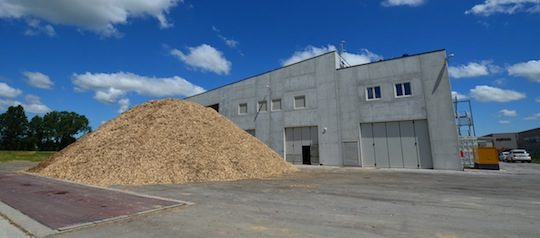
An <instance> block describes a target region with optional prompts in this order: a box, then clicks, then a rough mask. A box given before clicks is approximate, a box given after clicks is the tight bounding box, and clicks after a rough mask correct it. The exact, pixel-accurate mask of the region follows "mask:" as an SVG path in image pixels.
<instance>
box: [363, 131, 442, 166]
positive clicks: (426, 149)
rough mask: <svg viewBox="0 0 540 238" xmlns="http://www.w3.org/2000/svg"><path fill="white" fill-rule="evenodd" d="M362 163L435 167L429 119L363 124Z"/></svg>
mask: <svg viewBox="0 0 540 238" xmlns="http://www.w3.org/2000/svg"><path fill="white" fill-rule="evenodd" d="M360 138H361V143H360V146H361V155H362V158H361V160H362V166H364V167H377V168H426V169H427V168H433V164H432V160H431V145H430V142H429V134H428V128H427V121H426V120H416V121H398V122H378V123H362V124H360Z"/></svg>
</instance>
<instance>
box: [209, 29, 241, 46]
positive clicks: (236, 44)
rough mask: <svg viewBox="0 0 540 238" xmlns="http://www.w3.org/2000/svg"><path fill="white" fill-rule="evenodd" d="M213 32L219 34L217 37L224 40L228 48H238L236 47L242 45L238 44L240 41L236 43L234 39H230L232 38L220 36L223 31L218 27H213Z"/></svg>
mask: <svg viewBox="0 0 540 238" xmlns="http://www.w3.org/2000/svg"><path fill="white" fill-rule="evenodd" d="M212 31H214V32H216V33H218V34H217V36H218V37H219V38H220V39H221V40H223V42H225V44H226V45H227V46H229V47H231V48H236V47H237V46H238V45H239V44H240V42H238V41H236V40H233V39H230V38H228V37H225V36H224V35H222V34H220V33H221V31H220V30H219V29H218V28H217V27H215V26H212Z"/></svg>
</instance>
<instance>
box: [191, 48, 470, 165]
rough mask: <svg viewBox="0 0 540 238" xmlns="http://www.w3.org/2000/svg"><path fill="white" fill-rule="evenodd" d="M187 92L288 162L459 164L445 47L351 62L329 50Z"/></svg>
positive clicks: (317, 163) (193, 99) (315, 163)
mask: <svg viewBox="0 0 540 238" xmlns="http://www.w3.org/2000/svg"><path fill="white" fill-rule="evenodd" d="M186 100H191V101H195V102H198V103H200V104H203V105H206V106H209V107H212V108H214V109H216V110H217V111H219V112H220V113H221V114H223V115H224V116H226V117H228V118H229V119H230V120H232V121H233V122H235V123H236V124H237V125H238V126H239V127H241V128H243V129H244V130H246V131H248V132H249V133H251V134H252V135H255V136H256V137H257V138H259V139H260V140H261V141H263V142H264V143H266V144H267V145H268V146H270V147H271V148H273V149H274V150H275V151H276V152H277V153H279V154H281V155H282V156H283V157H284V158H285V159H286V160H287V161H289V162H291V163H295V164H313V165H337V166H364V167H377V168H389V167H390V168H426V169H431V168H434V169H447V170H462V169H463V167H462V164H461V161H460V159H459V157H458V149H457V147H458V145H457V144H458V137H457V130H456V124H455V121H454V110H453V105H452V98H451V95H450V83H449V80H448V72H447V61H446V51H444V50H438V51H433V52H426V53H421V54H417V55H406V56H403V57H400V58H395V59H388V60H382V61H378V62H372V63H368V64H363V65H356V66H350V67H341V60H340V56H339V54H337V53H336V52H329V53H326V54H323V55H319V56H317V57H314V58H311V59H307V60H304V61H301V62H298V63H295V64H292V65H288V66H284V67H281V68H278V69H275V70H272V71H269V72H266V73H262V74H259V75H256V76H253V77H250V78H247V79H244V80H241V81H238V82H235V83H232V84H228V85H225V86H222V87H219V88H216V89H214V90H210V91H207V92H205V93H202V94H199V95H195V96H192V97H189V98H187V99H186Z"/></svg>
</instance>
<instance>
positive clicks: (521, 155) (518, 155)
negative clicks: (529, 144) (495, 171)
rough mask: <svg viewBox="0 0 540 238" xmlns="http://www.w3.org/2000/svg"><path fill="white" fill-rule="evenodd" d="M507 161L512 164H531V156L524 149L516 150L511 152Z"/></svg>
mask: <svg viewBox="0 0 540 238" xmlns="http://www.w3.org/2000/svg"><path fill="white" fill-rule="evenodd" d="M506 161H507V162H510V163H512V162H517V161H520V162H522V163H530V162H531V155H530V154H529V153H527V151H526V150H524V149H514V150H510V152H509V154H508V156H507V157H506Z"/></svg>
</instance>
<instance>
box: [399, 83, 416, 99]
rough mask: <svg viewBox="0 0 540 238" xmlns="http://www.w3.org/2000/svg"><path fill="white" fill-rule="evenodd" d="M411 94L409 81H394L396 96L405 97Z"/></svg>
mask: <svg viewBox="0 0 540 238" xmlns="http://www.w3.org/2000/svg"><path fill="white" fill-rule="evenodd" d="M411 95H412V89H411V83H410V82H405V83H396V97H406V96H411Z"/></svg>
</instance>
